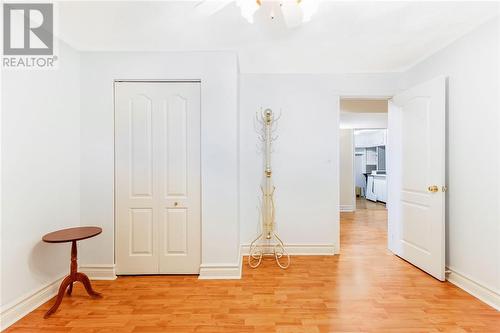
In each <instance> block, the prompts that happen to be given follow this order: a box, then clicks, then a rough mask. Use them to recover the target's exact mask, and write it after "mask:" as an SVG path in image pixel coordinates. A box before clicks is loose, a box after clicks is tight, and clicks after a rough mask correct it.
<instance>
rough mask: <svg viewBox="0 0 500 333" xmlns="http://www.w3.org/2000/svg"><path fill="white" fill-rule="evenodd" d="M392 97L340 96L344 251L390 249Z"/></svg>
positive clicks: (361, 252)
mask: <svg viewBox="0 0 500 333" xmlns="http://www.w3.org/2000/svg"><path fill="white" fill-rule="evenodd" d="M387 124H388V100H387V98H383V99H382V98H380V99H352V98H348V99H346V98H341V99H340V121H339V127H340V129H339V132H340V140H339V160H340V163H339V165H340V170H339V171H340V172H339V174H340V182H339V198H340V223H341V227H340V230H341V237H340V239H341V248H342V252H343V253H349V254H350V255H354V256H360V257H364V256H365V255H366V254H367V253H372V254H373V253H378V254H380V255H383V254H384V253H386V252H387V244H388V242H387V238H388V237H387V230H388V227H387V226H388V211H387V207H386V204H387V177H388V176H387V167H386V165H387V163H386V160H387V149H386V146H387Z"/></svg>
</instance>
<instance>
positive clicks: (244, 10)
mask: <svg viewBox="0 0 500 333" xmlns="http://www.w3.org/2000/svg"><path fill="white" fill-rule="evenodd" d="M236 4H237V5H238V6H239V7H240V10H241V16H243V17H244V18H245V19H246V20H247V21H248V22H250V23H253V22H254V15H255V13H256V12H257V11H258V10H259V9H261V8H262V10H267V11H268V13H269V18H270V19H274V18H275V17H276V16H277V14H278V12H280V13H281V15H282V16H283V18H284V20H285V23H286V25H287V26H289V27H293V26H298V25H300V24H301V23H304V22H309V21H310V20H311V17H312V16H313V15H314V13H316V11H317V10H318V4H319V0H283V1H277V0H255V1H252V0H237V1H236Z"/></svg>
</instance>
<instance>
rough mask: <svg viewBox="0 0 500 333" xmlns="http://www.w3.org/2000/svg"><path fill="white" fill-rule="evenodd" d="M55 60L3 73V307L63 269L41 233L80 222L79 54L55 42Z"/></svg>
mask: <svg viewBox="0 0 500 333" xmlns="http://www.w3.org/2000/svg"><path fill="white" fill-rule="evenodd" d="M58 62H59V66H58V68H57V69H56V70H23V71H4V72H3V73H2V74H3V82H2V97H3V101H2V240H1V241H2V242H1V247H2V270H1V288H2V290H1V305H2V315H3V314H4V311H7V310H8V309H9V308H11V307H12V306H15V305H16V304H17V303H18V302H19V301H20V300H23V299H24V298H26V296H29V295H32V294H33V293H35V292H37V291H39V290H40V289H42V288H43V287H45V286H47V285H48V284H50V283H52V282H54V281H55V280H56V279H58V278H60V277H61V276H63V275H65V274H67V273H68V270H69V262H70V261H69V257H70V247H69V245H68V244H47V243H43V242H42V240H41V238H42V236H43V235H44V234H45V233H48V232H50V231H54V230H57V229H61V228H66V227H72V226H78V225H79V224H80V119H79V117H80V92H79V76H80V73H79V69H80V68H79V55H78V53H77V52H75V51H74V50H72V49H71V48H70V47H68V46H66V45H65V44H63V43H62V42H60V43H59V60H58ZM5 324H7V323H4V325H5Z"/></svg>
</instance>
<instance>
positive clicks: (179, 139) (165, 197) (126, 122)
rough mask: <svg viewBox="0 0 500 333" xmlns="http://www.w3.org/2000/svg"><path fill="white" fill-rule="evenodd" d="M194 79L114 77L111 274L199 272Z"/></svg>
mask: <svg viewBox="0 0 500 333" xmlns="http://www.w3.org/2000/svg"><path fill="white" fill-rule="evenodd" d="M200 181H201V179H200V83H199V82H116V83H115V228H116V234H115V241H116V272H117V274H198V273H199V269H200V247H201V246H200V245H201V244H200V242H201V238H200V229H201V228H200V222H201V220H200V212H201V207H200V204H201V203H200Z"/></svg>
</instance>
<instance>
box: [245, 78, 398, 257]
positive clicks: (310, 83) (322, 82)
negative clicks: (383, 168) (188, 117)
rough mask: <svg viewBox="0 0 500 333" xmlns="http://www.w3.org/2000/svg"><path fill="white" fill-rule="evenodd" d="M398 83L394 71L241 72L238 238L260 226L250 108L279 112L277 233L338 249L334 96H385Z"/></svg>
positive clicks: (292, 241) (297, 243)
mask: <svg viewBox="0 0 500 333" xmlns="http://www.w3.org/2000/svg"><path fill="white" fill-rule="evenodd" d="M398 84H399V77H398V75H394V74H387V75H377V74H373V75H362V74H354V75H314V74H269V75H265V74H243V75H241V76H240V89H241V90H240V199H241V200H240V223H241V242H242V244H249V243H250V242H251V240H252V239H253V238H254V237H255V236H256V235H257V234H258V231H259V213H258V209H257V207H258V202H259V198H260V190H259V185H260V182H261V176H262V156H261V154H259V153H258V152H257V148H256V145H257V142H258V141H257V133H256V132H255V130H254V124H253V120H254V119H255V112H256V111H258V110H260V108H261V107H263V108H267V107H270V108H272V109H273V110H274V111H276V112H277V113H279V112H280V110H281V112H282V117H281V119H280V120H279V124H278V130H277V134H278V135H279V137H278V140H277V141H276V142H275V146H274V148H275V152H274V153H273V176H274V181H275V185H276V192H275V196H276V209H277V212H276V214H277V219H276V223H277V231H278V233H279V234H280V236H281V237H282V239H283V240H284V242H285V243H286V244H288V245H291V247H292V251H295V252H299V253H300V252H313V253H314V252H316V253H331V250H332V248H333V249H334V250H335V251H336V252H338V251H339V248H340V244H339V239H340V238H339V237H340V235H339V214H338V212H339V184H338V181H337V179H338V172H339V170H338V163H339V160H338V153H339V152H338V128H339V126H338V124H339V123H338V117H339V114H338V96H339V95H353V94H358V95H363V96H390V95H392V94H393V93H394V92H396V91H397V89H398Z"/></svg>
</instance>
